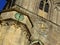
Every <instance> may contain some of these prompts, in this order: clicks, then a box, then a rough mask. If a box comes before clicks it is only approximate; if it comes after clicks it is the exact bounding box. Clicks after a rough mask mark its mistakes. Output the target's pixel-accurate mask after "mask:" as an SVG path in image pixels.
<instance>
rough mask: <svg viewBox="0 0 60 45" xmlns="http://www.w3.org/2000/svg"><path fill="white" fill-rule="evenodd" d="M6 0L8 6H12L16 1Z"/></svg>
mask: <svg viewBox="0 0 60 45" xmlns="http://www.w3.org/2000/svg"><path fill="white" fill-rule="evenodd" d="M7 1H8V8H10V7H13V6H14V5H15V2H16V0H7Z"/></svg>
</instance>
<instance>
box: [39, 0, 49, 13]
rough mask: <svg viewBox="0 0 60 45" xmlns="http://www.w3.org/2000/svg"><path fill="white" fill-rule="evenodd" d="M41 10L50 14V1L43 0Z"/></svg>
mask: <svg viewBox="0 0 60 45" xmlns="http://www.w3.org/2000/svg"><path fill="white" fill-rule="evenodd" d="M39 9H41V10H44V11H45V12H47V13H48V11H49V3H48V0H42V1H41V2H40V5H39Z"/></svg>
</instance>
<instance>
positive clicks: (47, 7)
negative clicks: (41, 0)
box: [44, 3, 49, 12]
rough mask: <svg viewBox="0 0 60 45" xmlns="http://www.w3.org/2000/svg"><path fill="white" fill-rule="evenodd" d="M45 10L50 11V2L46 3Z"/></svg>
mask: <svg viewBox="0 0 60 45" xmlns="http://www.w3.org/2000/svg"><path fill="white" fill-rule="evenodd" d="M44 11H45V12H48V11H49V4H48V3H46V4H45V8H44Z"/></svg>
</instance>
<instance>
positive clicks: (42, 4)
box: [39, 1, 44, 10]
mask: <svg viewBox="0 0 60 45" xmlns="http://www.w3.org/2000/svg"><path fill="white" fill-rule="evenodd" d="M43 6H44V2H43V1H41V2H40V5H39V9H41V10H43Z"/></svg>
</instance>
